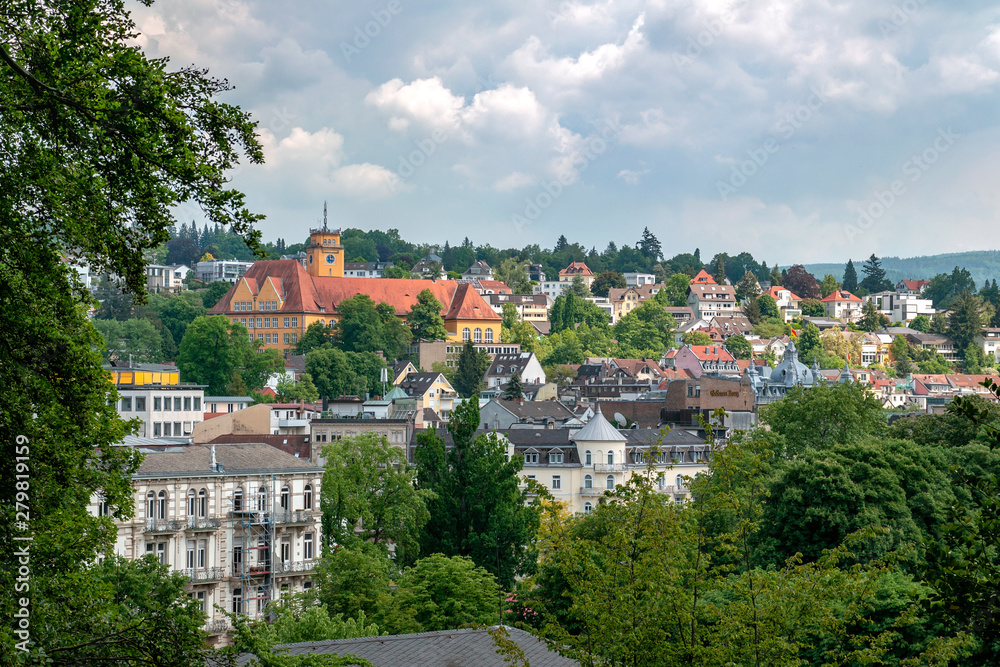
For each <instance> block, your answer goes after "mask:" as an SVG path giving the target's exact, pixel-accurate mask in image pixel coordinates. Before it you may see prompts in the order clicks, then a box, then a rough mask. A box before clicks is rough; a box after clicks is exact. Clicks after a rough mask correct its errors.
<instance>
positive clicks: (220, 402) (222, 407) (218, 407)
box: [204, 396, 253, 419]
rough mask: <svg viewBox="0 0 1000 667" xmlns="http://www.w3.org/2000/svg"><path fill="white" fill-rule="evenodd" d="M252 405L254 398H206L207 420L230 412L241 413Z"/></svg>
mask: <svg viewBox="0 0 1000 667" xmlns="http://www.w3.org/2000/svg"><path fill="white" fill-rule="evenodd" d="M251 405H253V398H251V397H250V396H206V397H205V399H204V406H205V419H211V418H212V417H218V416H219V415H224V414H228V413H230V412H239V411H240V410H244V409H246V408H248V407H250V406H251Z"/></svg>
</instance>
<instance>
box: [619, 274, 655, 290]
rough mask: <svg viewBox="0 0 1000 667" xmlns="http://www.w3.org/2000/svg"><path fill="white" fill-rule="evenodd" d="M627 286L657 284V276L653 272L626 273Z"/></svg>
mask: <svg viewBox="0 0 1000 667" xmlns="http://www.w3.org/2000/svg"><path fill="white" fill-rule="evenodd" d="M622 275H624V276H625V286H626V287H641V286H643V285H655V284H656V276H655V275H653V274H652V273H624V274H622Z"/></svg>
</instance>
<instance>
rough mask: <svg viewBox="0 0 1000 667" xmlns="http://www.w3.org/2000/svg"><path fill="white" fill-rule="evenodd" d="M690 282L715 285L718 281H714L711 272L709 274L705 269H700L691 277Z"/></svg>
mask: <svg viewBox="0 0 1000 667" xmlns="http://www.w3.org/2000/svg"><path fill="white" fill-rule="evenodd" d="M691 284H692V285H694V284H698V285H717V284H718V283H717V282H715V278H713V277H712V274H710V273H709V272H708V271H706V270H705V269H702V270H701V271H699V272H698V275H696V276H695V277H694V278H692V279H691Z"/></svg>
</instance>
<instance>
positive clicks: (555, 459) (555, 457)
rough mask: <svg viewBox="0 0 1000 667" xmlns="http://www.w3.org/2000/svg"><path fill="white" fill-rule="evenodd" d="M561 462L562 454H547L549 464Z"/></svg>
mask: <svg viewBox="0 0 1000 667" xmlns="http://www.w3.org/2000/svg"><path fill="white" fill-rule="evenodd" d="M562 462H563V455H562V452H550V453H549V463H562Z"/></svg>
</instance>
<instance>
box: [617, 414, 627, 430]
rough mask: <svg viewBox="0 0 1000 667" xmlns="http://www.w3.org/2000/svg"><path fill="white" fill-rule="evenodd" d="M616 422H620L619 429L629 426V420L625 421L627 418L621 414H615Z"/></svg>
mask: <svg viewBox="0 0 1000 667" xmlns="http://www.w3.org/2000/svg"><path fill="white" fill-rule="evenodd" d="M615 421H616V422H618V428H625V427H626V426H628V420H627V419H625V416H624V415H623V414H622V413H620V412H616V413H615Z"/></svg>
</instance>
